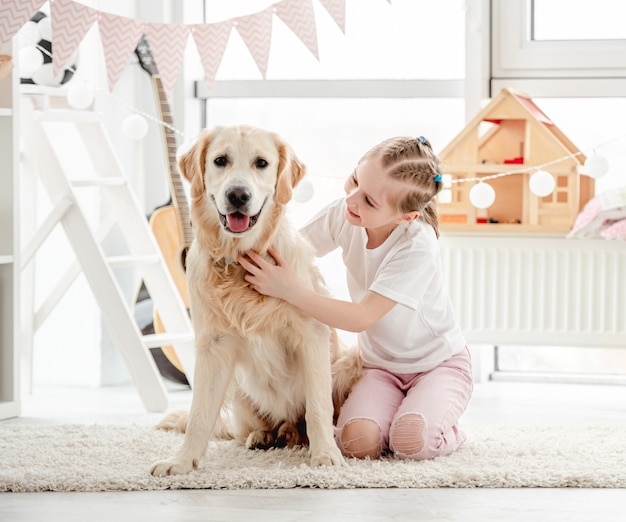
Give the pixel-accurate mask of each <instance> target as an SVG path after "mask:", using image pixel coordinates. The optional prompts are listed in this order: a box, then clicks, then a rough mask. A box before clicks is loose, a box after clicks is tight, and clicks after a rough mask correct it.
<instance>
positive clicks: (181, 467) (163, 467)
mask: <svg viewBox="0 0 626 522" xmlns="http://www.w3.org/2000/svg"><path fill="white" fill-rule="evenodd" d="M197 464H198V463H197V462H195V461H193V460H183V459H177V458H172V459H167V460H159V461H158V462H155V463H154V464H152V467H151V468H150V474H151V475H154V476H155V477H167V476H168V475H186V474H187V473H189V472H190V471H191V470H193V469H194V468H195V467H196V466H197Z"/></svg>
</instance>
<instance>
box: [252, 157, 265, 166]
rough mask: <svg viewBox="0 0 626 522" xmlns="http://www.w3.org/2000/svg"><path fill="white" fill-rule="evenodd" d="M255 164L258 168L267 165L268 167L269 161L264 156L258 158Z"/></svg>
mask: <svg viewBox="0 0 626 522" xmlns="http://www.w3.org/2000/svg"><path fill="white" fill-rule="evenodd" d="M254 166H255V167H256V168H257V169H264V168H265V167H267V161H266V160H264V159H263V158H257V159H256V161H255V162H254Z"/></svg>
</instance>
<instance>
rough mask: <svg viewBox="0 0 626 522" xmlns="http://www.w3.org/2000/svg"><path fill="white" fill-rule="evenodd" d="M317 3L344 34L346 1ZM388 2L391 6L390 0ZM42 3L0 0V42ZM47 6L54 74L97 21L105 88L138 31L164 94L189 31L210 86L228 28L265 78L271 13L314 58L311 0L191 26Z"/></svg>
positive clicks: (66, 0)
mask: <svg viewBox="0 0 626 522" xmlns="http://www.w3.org/2000/svg"><path fill="white" fill-rule="evenodd" d="M319 1H320V3H321V4H322V6H323V7H324V8H325V9H326V11H328V13H329V14H330V16H331V17H332V18H333V20H334V21H335V22H336V23H337V25H338V26H339V28H340V29H341V30H342V31H343V32H344V33H345V25H346V0H319ZM387 2H388V3H390V4H391V0H387ZM44 3H45V1H44V0H0V44H3V43H6V42H8V41H10V40H11V38H12V37H13V36H14V35H15V34H16V33H17V31H18V30H19V29H20V28H21V27H22V25H24V23H26V22H27V21H28V20H29V19H30V17H31V16H32V15H33V14H34V13H35V12H36V11H37V10H38V9H39V8H40V7H41V6H42V5H43V4H44ZM50 5H51V7H50V15H51V21H52V37H53V49H54V52H53V53H52V54H53V58H52V59H53V68H54V74H57V73H58V72H59V71H60V70H61V69H62V68H63V67H65V66H66V65H67V63H68V61H69V59H70V58H71V56H72V54H73V53H74V52H75V51H76V49H77V48H78V46H79V44H80V42H81V41H82V40H83V38H84V36H85V34H86V33H87V31H88V30H89V29H90V28H91V26H92V25H93V23H94V22H95V21H98V27H99V30H100V37H101V40H102V46H103V49H104V56H105V61H106V69H107V77H108V86H109V90H112V89H113V87H114V86H115V84H116V82H117V81H118V80H119V77H120V76H121V74H122V71H123V70H124V67H125V65H126V63H128V58H129V56H130V54H131V53H132V51H133V50H134V48H135V46H136V45H137V42H138V40H139V37H140V36H141V33H142V31H143V32H145V33H146V34H147V36H148V40H149V41H150V46H151V48H152V52H153V54H154V58H155V60H156V62H157V64H158V68H159V73H160V76H161V81H162V83H163V87H164V89H165V91H166V93H167V94H168V95H170V94H171V92H172V90H173V88H174V83H175V81H176V76H177V74H178V71H179V69H180V67H181V65H182V60H183V55H184V51H185V46H186V45H187V39H188V36H189V33H190V32H193V37H194V41H195V44H196V47H197V48H198V51H199V54H200V58H201V61H202V66H203V68H204V72H205V77H206V80H207V82H208V83H209V86H210V85H211V84H212V83H213V81H214V80H215V75H216V73H217V70H218V68H219V65H220V63H221V61H222V58H223V56H224V51H225V49H226V46H227V44H228V40H229V37H230V33H231V30H232V27H233V26H235V28H236V29H237V32H238V33H239V35H240V36H241V38H242V39H243V41H244V43H245V44H246V47H247V48H248V50H249V51H250V53H251V54H252V57H253V59H254V61H255V63H256V65H257V67H258V68H259V71H261V74H262V76H263V78H265V77H266V73H267V65H268V61H269V56H270V46H271V39H272V19H273V14H274V13H275V14H276V16H278V17H279V18H280V19H281V20H282V22H283V23H285V25H287V26H288V27H289V28H290V29H291V30H292V31H293V32H294V34H295V35H296V36H297V37H298V38H299V39H300V40H301V41H302V43H303V44H304V45H305V46H306V47H307V48H308V49H309V50H310V51H311V52H312V53H313V55H314V56H315V57H316V58H317V59H318V60H319V50H318V43H317V29H316V25H315V13H314V9H313V0H280V1H278V2H276V3H274V4H273V5H271V6H270V7H268V8H266V9H264V10H263V11H260V12H257V13H253V14H251V15H248V16H242V17H238V18H233V19H230V20H225V21H223V22H219V23H209V24H191V25H185V24H148V23H142V22H140V21H137V20H133V19H129V18H126V17H123V16H117V15H112V14H108V13H104V12H100V11H97V10H95V9H92V8H90V7H87V6H85V5H83V4H80V3H77V2H75V1H74V0H53V1H52V2H51V3H50Z"/></svg>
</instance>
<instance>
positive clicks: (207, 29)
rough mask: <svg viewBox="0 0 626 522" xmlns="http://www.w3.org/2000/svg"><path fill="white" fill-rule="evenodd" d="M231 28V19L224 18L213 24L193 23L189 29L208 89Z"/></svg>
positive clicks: (213, 78)
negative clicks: (222, 20)
mask: <svg viewBox="0 0 626 522" xmlns="http://www.w3.org/2000/svg"><path fill="white" fill-rule="evenodd" d="M232 28H233V21H232V20H226V21H224V22H219V23H215V24H199V25H194V26H193V27H192V29H191V34H192V36H193V39H194V41H195V42H196V48H197V49H198V53H199V54H200V61H201V62H202V68H203V69H204V78H205V80H206V82H207V83H208V85H209V89H210V88H211V86H212V85H213V81H214V80H215V75H216V74H217V69H218V68H219V66H220V63H222V57H223V56H224V51H225V50H226V45H227V44H228V38H229V37H230V32H231V30H232Z"/></svg>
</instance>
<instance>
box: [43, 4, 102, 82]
mask: <svg viewBox="0 0 626 522" xmlns="http://www.w3.org/2000/svg"><path fill="white" fill-rule="evenodd" d="M97 17H98V11H96V10H95V9H91V7H87V6H85V5H82V4H77V3H76V2H72V0H55V1H54V2H51V7H50V18H51V19H52V20H51V23H52V74H53V75H54V76H56V75H57V74H58V73H59V72H60V71H61V69H63V67H65V65H66V64H67V62H68V61H69V59H70V58H71V56H72V54H73V53H74V51H75V50H76V49H77V48H78V46H79V45H80V42H81V41H82V40H83V38H84V37H85V34H86V33H87V31H89V29H90V28H91V26H92V25H93V23H94V22H95V21H96V18H97Z"/></svg>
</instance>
